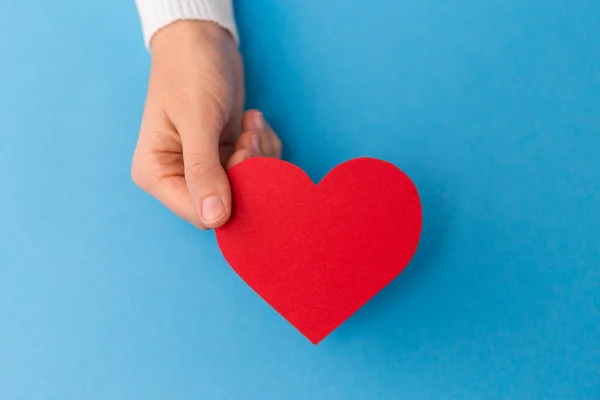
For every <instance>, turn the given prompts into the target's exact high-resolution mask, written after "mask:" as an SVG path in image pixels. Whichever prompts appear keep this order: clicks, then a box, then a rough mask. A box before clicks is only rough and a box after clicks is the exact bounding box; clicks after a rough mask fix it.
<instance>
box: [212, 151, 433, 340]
mask: <svg viewBox="0 0 600 400" xmlns="http://www.w3.org/2000/svg"><path fill="white" fill-rule="evenodd" d="M229 177H230V181H231V186H232V191H233V201H234V210H233V215H232V217H231V219H230V220H229V222H227V224H225V225H224V226H223V227H221V228H219V229H217V230H216V234H217V240H218V242H219V247H220V248H221V251H222V252H223V255H224V256H225V258H226V260H227V261H228V263H229V264H230V265H231V267H232V268H233V269H234V270H235V271H236V272H237V273H238V274H239V275H240V277H241V278H242V279H243V280H244V281H245V282H246V283H247V284H248V285H249V286H250V287H251V288H252V289H254V290H255V291H256V292H257V293H258V294H259V295H260V296H261V297H262V298H263V299H264V300H265V301H267V303H269V304H270V305H271V306H272V307H273V308H275V310H277V311H278V312H279V313H280V314H281V315H282V316H283V317H284V318H285V319H287V320H288V321H289V322H290V323H291V324H292V325H294V326H295V327H296V328H297V329H298V330H299V331H300V332H301V333H303V334H304V335H305V336H306V337H307V338H308V339H309V340H310V341H311V342H312V343H314V344H317V343H318V342H320V341H321V340H322V339H323V338H325V337H326V336H327V335H328V334H329V333H331V332H332V331H333V330H334V329H336V328H337V327H338V326H339V325H341V324H342V323H343V322H344V321H345V320H346V319H348V318H349V317H350V316H351V315H352V314H353V313H354V312H355V311H357V310H358V309H359V308H360V307H362V306H363V305H364V304H365V303H366V302H367V301H368V300H369V299H370V298H371V297H373V296H374V295H375V294H376V293H377V292H379V291H380V290H381V289H383V288H384V287H385V286H386V285H387V284H388V283H390V282H391V281H392V280H393V279H394V278H395V277H396V276H398V274H400V272H402V270H403V269H404V267H405V266H406V265H407V264H408V263H409V261H410V259H411V258H412V256H413V255H414V253H415V251H416V249H417V245H418V242H419V237H420V234H421V225H422V214H421V203H420V201H419V194H418V192H417V189H416V187H415V185H414V184H413V182H412V181H411V180H410V178H409V177H408V176H407V175H405V174H404V173H403V172H402V171H400V170H399V169H398V168H396V167H395V166H394V165H392V164H390V163H387V162H385V161H381V160H376V159H371V158H357V159H354V160H350V161H347V162H345V163H343V164H340V165H338V166H337V167H335V168H334V169H333V170H332V171H331V172H330V173H329V174H327V176H326V177H325V178H323V180H322V181H321V182H320V183H319V184H318V185H315V184H314V183H313V182H312V181H311V179H310V178H309V177H308V176H307V175H306V174H305V173H304V171H302V170H301V169H300V168H298V167H296V166H294V165H292V164H290V163H287V162H285V161H281V160H277V159H274V158H261V157H258V158H250V159H248V160H246V161H244V162H242V163H241V164H238V165H237V166H235V167H233V168H232V169H231V170H230V172H229Z"/></svg>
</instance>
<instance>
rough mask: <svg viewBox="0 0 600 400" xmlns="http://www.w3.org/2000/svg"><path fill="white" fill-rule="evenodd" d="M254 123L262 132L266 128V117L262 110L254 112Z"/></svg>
mask: <svg viewBox="0 0 600 400" xmlns="http://www.w3.org/2000/svg"><path fill="white" fill-rule="evenodd" d="M254 125H256V129H258V130H259V131H261V132H262V131H264V130H265V117H264V116H263V113H261V112H260V111H259V112H257V113H256V114H254Z"/></svg>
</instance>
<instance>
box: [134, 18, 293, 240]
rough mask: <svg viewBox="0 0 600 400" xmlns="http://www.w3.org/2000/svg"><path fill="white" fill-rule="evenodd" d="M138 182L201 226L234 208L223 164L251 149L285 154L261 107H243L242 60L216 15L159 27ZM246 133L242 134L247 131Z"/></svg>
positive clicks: (247, 154) (139, 151) (140, 144)
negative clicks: (212, 19)
mask: <svg viewBox="0 0 600 400" xmlns="http://www.w3.org/2000/svg"><path fill="white" fill-rule="evenodd" d="M151 52H152V66H151V71H150V80H149V84H148V94H147V99H146V106H145V109H144V116H143V119H142V125H141V129H140V134H139V138H138V143H137V147H136V150H135V153H134V156H133V164H132V168H131V176H132V178H133V180H134V182H135V183H136V184H137V185H138V186H140V187H141V188H142V189H144V190H145V191H146V192H148V193H149V194H151V195H152V196H154V197H156V198H157V199H158V200H159V201H161V202H162V203H163V204H164V205H165V206H167V207H168V208H169V209H171V210H172V211H173V212H174V213H175V214H177V215H178V216H180V217H181V218H183V219H185V220H187V221H189V222H190V223H192V224H194V225H195V226H197V227H199V228H201V229H208V228H216V227H219V226H221V225H223V224H224V223H225V222H226V221H227V219H228V218H229V216H230V213H231V188H230V186H229V180H228V178H227V174H226V172H225V169H224V168H231V167H232V166H233V165H235V164H237V163H239V162H241V161H243V160H244V159H246V158H248V157H251V156H258V155H263V156H271V157H280V156H281V142H280V141H279V138H278V137H277V136H276V135H275V133H274V132H273V130H272V129H271V128H270V126H269V125H268V124H267V123H266V121H265V120H264V117H263V115H262V113H260V112H258V111H256V110H250V111H247V112H246V113H244V111H243V110H244V77H243V67H242V59H241V56H240V54H239V52H238V49H237V46H236V44H235V42H234V40H233V39H232V37H231V36H230V35H229V33H228V32H227V31H225V30H224V29H222V28H220V27H219V26H217V25H216V24H213V23H212V22H204V21H178V22H175V23H173V24H171V25H169V26H167V27H165V28H163V29H161V30H160V31H159V32H157V33H156V34H155V35H154V38H153V39H152V43H151ZM242 132H243V133H242Z"/></svg>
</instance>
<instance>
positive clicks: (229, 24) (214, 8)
mask: <svg viewBox="0 0 600 400" xmlns="http://www.w3.org/2000/svg"><path fill="white" fill-rule="evenodd" d="M135 1H136V4H137V8H138V11H139V14H140V20H141V22H142V28H143V31H144V40H145V42H146V46H148V47H150V41H151V40H152V37H153V36H154V34H155V33H156V32H157V31H158V30H160V29H161V28H163V27H165V26H167V25H169V24H170V23H172V22H175V21H178V20H204V21H213V22H215V23H217V24H218V25H220V26H222V27H223V28H225V29H227V30H228V31H229V32H230V33H231V35H232V36H233V37H234V38H235V40H236V41H238V35H237V28H236V25H235V20H234V17H233V5H232V0H135Z"/></svg>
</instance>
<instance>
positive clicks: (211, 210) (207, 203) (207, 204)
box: [201, 195, 226, 225]
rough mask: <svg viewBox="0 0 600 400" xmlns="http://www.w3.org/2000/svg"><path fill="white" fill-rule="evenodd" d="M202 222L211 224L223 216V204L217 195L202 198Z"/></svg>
mask: <svg viewBox="0 0 600 400" xmlns="http://www.w3.org/2000/svg"><path fill="white" fill-rule="evenodd" d="M201 213H202V222H204V223H205V224H208V225H212V224H214V223H215V222H219V221H220V220H221V218H223V217H224V216H225V213H226V211H225V204H223V201H222V200H221V198H220V197H219V196H214V195H213V196H208V197H206V198H205V199H204V200H202V210H201Z"/></svg>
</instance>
